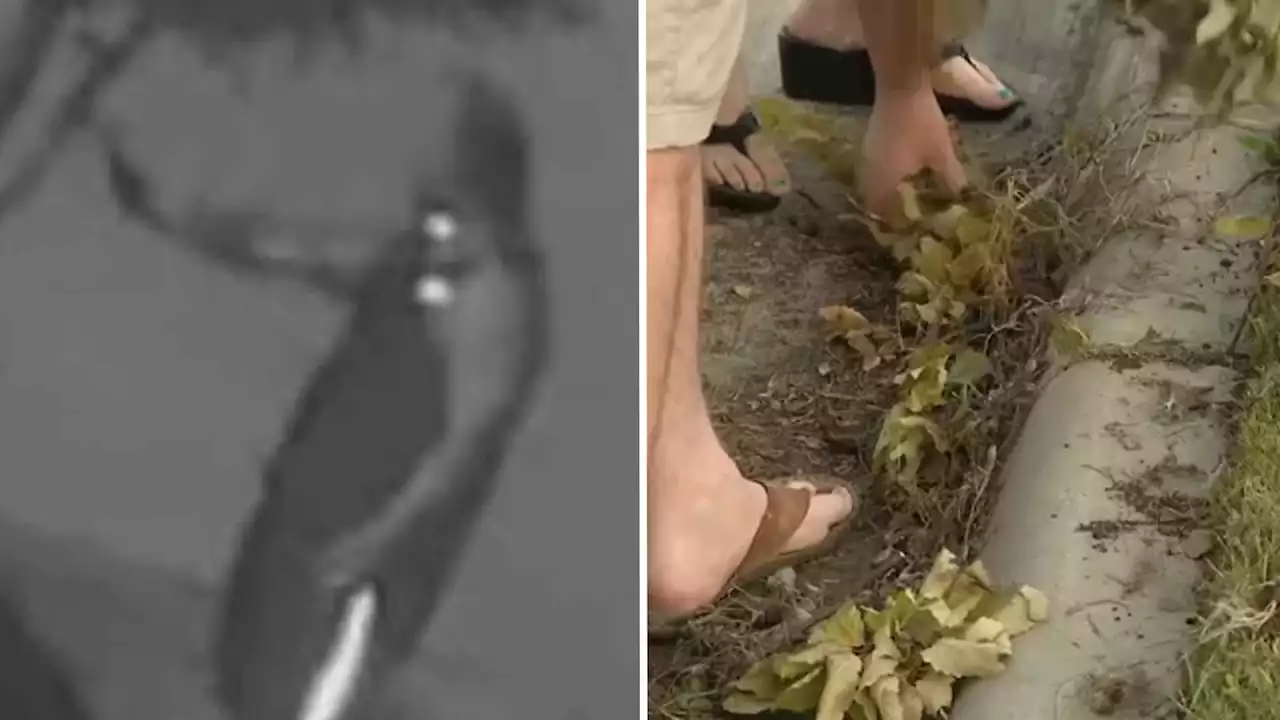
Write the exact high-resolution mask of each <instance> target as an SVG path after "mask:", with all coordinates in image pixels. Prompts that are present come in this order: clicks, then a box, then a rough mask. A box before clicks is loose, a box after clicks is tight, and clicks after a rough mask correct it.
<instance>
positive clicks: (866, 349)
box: [844, 332, 884, 372]
mask: <svg viewBox="0 0 1280 720" xmlns="http://www.w3.org/2000/svg"><path fill="white" fill-rule="evenodd" d="M844 339H845V342H848V343H849V347H851V348H853V349H854V350H856V351H858V354H859V355H861V356H862V370H863V372H870V371H872V370H874V369H876V368H877V367H879V366H880V363H881V361H883V360H884V358H883V357H881V355H880V349H879V348H877V347H876V344H875V343H873V342H871V338H869V337H867V336H866V335H863V334H860V333H852V332H851V333H849V334H847V335H845V336H844Z"/></svg>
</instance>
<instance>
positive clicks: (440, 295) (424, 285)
mask: <svg viewBox="0 0 1280 720" xmlns="http://www.w3.org/2000/svg"><path fill="white" fill-rule="evenodd" d="M417 295H418V302H421V303H423V304H426V305H434V306H441V305H448V304H449V303H451V302H453V285H452V284H450V283H449V281H448V280H446V279H444V278H442V277H440V276H439V275H427V276H425V277H423V278H422V279H421V280H419V281H418V287H417Z"/></svg>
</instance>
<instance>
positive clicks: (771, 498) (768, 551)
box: [735, 483, 813, 575]
mask: <svg viewBox="0 0 1280 720" xmlns="http://www.w3.org/2000/svg"><path fill="white" fill-rule="evenodd" d="M761 485H763V486H764V491H765V496H766V498H767V500H766V504H765V510H764V516H763V517H762V518H760V525H759V527H757V528H756V534H755V537H753V538H752V539H751V544H750V545H749V546H748V547H747V553H746V555H744V556H743V558H742V562H741V563H739V565H738V571H737V572H736V573H735V575H749V574H750V573H751V571H752V570H754V569H755V568H758V567H760V566H762V565H764V564H766V563H769V562H772V561H773V560H775V559H777V557H778V556H779V555H781V554H782V551H783V549H784V548H786V546H787V542H788V541H790V540H791V537H792V536H793V535H795V534H796V531H797V530H799V529H800V525H801V524H803V523H804V519H805V516H807V515H808V514H809V503H810V501H811V500H812V499H813V491H811V490H808V489H805V488H796V487H787V486H785V485H776V484H772V483H761Z"/></svg>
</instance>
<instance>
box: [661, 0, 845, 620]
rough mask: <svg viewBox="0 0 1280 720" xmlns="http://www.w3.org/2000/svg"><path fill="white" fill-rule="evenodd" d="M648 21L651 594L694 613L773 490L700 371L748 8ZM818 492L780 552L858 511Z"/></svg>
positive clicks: (743, 548)
mask: <svg viewBox="0 0 1280 720" xmlns="http://www.w3.org/2000/svg"><path fill="white" fill-rule="evenodd" d="M647 13H648V26H649V29H648V33H649V37H648V61H647V62H648V67H647V71H648V72H647V75H648V77H647V84H648V101H647V104H648V109H647V110H648V118H649V122H648V125H649V128H648V138H647V141H648V152H647V154H646V155H647V156H646V170H647V180H646V186H647V201H646V216H647V221H648V229H647V234H646V238H645V242H646V267H647V281H646V308H647V313H648V318H647V323H646V328H645V332H646V339H647V352H646V358H645V361H646V377H647V382H648V393H647V395H648V397H647V402H646V406H647V426H646V431H647V432H646V436H647V442H648V457H649V474H648V478H647V497H648V507H649V513H648V518H647V523H648V530H649V532H648V536H649V540H648V556H649V567H648V585H649V587H648V593H649V599H650V604H651V607H653V609H654V610H657V611H658V612H661V613H665V614H685V613H689V612H692V611H694V610H696V609H697V608H699V607H701V606H704V605H706V604H707V603H709V602H712V601H714V600H715V598H716V597H717V596H718V595H719V593H720V592H721V590H722V589H723V588H724V586H725V585H726V583H728V582H729V581H730V580H732V579H733V578H734V577H735V576H736V575H737V573H738V571H739V569H740V566H741V565H742V564H743V561H744V559H747V558H748V554H749V553H748V551H749V550H750V549H752V546H753V543H754V541H755V539H756V538H757V537H758V531H760V530H761V528H762V527H763V525H762V522H763V521H765V520H768V519H770V516H769V515H768V514H767V513H766V510H767V509H772V508H773V507H774V505H772V504H771V501H770V494H771V492H770V491H766V489H765V488H764V487H763V486H762V485H760V484H758V483H755V482H752V481H749V480H747V479H746V478H744V477H743V476H742V473H741V472H740V471H739V470H738V467H737V465H736V464H735V463H734V461H733V460H732V459H731V458H730V457H729V455H728V453H727V452H725V450H724V448H723V446H722V445H721V444H720V442H719V439H718V438H717V437H716V434H715V430H714V428H713V427H712V423H711V417H710V414H709V413H708V410H707V405H706V400H705V397H704V396H703V393H702V381H701V376H700V373H699V368H698V319H699V305H700V300H701V296H702V272H701V271H702V259H703V243H704V239H705V238H704V227H703V222H704V215H703V185H702V174H701V158H700V155H699V148H698V143H700V142H701V141H702V139H703V138H704V137H705V136H706V134H707V129H708V128H709V127H710V126H711V125H712V123H713V121H714V119H715V116H716V112H717V109H718V108H719V106H720V102H721V100H722V98H723V93H724V90H725V87H726V86H727V84H728V80H729V76H730V74H731V73H732V66H733V64H734V62H735V58H736V56H737V51H738V44H739V41H740V38H741V34H742V29H743V23H744V22H745V14H744V13H745V7H744V6H743V5H742V4H741V2H740V0H732V1H731V2H726V1H725V0H651V2H649V3H648V5H647ZM852 507H853V497H852V495H851V494H849V493H848V491H845V490H837V491H834V492H830V493H821V494H820V493H816V492H814V493H812V495H811V500H810V502H809V503H808V504H807V507H806V508H805V510H804V514H803V517H802V518H797V523H796V526H795V527H794V528H789V532H788V533H787V534H786V538H785V542H783V543H782V544H781V547H779V548H777V549H778V550H779V551H781V552H790V551H795V550H800V549H802V548H805V547H810V546H814V545H816V544H818V543H820V542H822V541H823V540H824V539H825V538H827V537H828V533H829V530H830V528H831V527H832V526H833V525H834V524H835V523H837V522H839V521H840V520H842V519H844V518H845V517H847V516H848V515H849V514H850V512H851V511H852Z"/></svg>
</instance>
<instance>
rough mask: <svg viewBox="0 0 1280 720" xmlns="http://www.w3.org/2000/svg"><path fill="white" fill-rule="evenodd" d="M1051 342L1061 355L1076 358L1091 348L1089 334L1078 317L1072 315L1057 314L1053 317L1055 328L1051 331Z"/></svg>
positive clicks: (1069, 358) (1071, 358)
mask: <svg viewBox="0 0 1280 720" xmlns="http://www.w3.org/2000/svg"><path fill="white" fill-rule="evenodd" d="M1049 344H1050V345H1052V346H1053V351H1054V352H1055V353H1057V354H1058V355H1059V356H1061V357H1063V358H1065V359H1067V360H1074V359H1076V358H1078V357H1080V356H1081V355H1083V354H1084V352H1085V350H1087V349H1088V348H1089V344H1090V342H1089V336H1088V335H1087V334H1086V333H1085V331H1084V330H1083V329H1081V328H1080V324H1079V323H1078V322H1077V321H1076V319H1075V318H1074V317H1072V316H1070V315H1057V316H1055V317H1054V319H1053V329H1052V330H1051V331H1050V332H1049Z"/></svg>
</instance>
